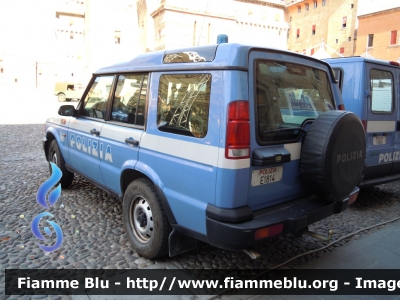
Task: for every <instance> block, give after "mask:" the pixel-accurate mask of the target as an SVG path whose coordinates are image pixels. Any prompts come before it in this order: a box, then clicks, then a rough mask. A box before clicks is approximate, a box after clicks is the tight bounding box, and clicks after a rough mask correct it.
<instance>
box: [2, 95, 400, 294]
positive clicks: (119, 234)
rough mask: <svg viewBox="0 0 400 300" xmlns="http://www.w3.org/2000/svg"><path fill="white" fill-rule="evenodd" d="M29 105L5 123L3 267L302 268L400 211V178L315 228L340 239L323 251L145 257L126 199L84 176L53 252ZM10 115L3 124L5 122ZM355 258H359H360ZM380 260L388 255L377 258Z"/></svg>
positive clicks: (296, 247) (295, 243)
mask: <svg viewBox="0 0 400 300" xmlns="http://www.w3.org/2000/svg"><path fill="white" fill-rule="evenodd" d="M2 101H3V99H0V102H2ZM48 101H49V102H48V103H47V104H48V105H47V106H46V105H44V104H41V107H47V108H46V109H48V110H50V111H51V110H53V109H55V110H57V106H59V104H58V103H57V102H56V101H55V103H53V102H51V100H48ZM53 106H54V107H55V108H53ZM27 107H28V109H26V108H25V107H24V106H22V105H21V106H20V107H18V106H17V108H18V109H16V110H15V118H14V120H15V121H13V122H15V124H17V123H20V122H23V120H24V119H27V120H28V119H29V118H28V116H34V117H32V118H33V119H35V120H33V121H34V122H33V121H32V122H33V123H35V124H33V125H32V124H26V125H13V124H12V123H13V122H7V124H9V123H11V124H10V125H0V145H1V155H0V270H1V271H2V270H4V269H5V268H32V269H34V268H47V269H54V268H65V269H75V268H78V269H79V268H93V269H100V268H113V269H125V268H130V269H143V268H149V267H153V268H158V267H160V268H161V267H163V266H165V265H169V266H174V267H176V268H187V269H195V268H200V269H234V268H243V269H268V268H273V267H275V266H277V265H280V264H282V263H284V262H286V261H288V260H290V259H292V258H293V257H297V256H298V258H297V259H295V260H292V261H290V262H289V263H288V264H286V265H284V266H283V268H298V267H302V266H304V265H306V264H308V263H312V262H314V261H316V259H318V258H320V257H322V258H327V257H335V256H330V255H334V254H331V253H335V251H334V250H335V249H342V247H343V246H344V245H346V244H348V243H349V241H354V240H359V239H361V238H363V237H367V236H369V235H371V234H372V233H374V232H375V233H376V232H380V231H382V230H383V229H384V228H386V226H385V225H382V226H378V227H375V228H372V229H369V230H367V231H362V232H358V233H356V234H353V233H355V232H357V231H358V230H360V229H363V228H367V227H370V226H373V225H376V224H379V223H381V222H384V221H387V220H391V219H395V218H397V217H399V215H400V214H399V211H400V184H399V183H398V182H396V183H393V184H386V185H381V186H379V187H376V188H372V189H367V190H364V191H363V192H362V193H361V195H360V197H359V199H358V201H357V202H356V203H355V204H354V205H353V206H351V207H350V208H349V209H348V210H347V211H345V212H344V213H342V214H339V215H335V216H332V217H330V218H328V219H325V220H323V221H321V222H318V223H316V224H314V225H312V226H311V228H310V229H312V230H314V231H317V232H319V233H321V234H326V233H327V231H328V230H329V229H334V230H335V234H334V235H333V239H332V240H333V241H338V242H337V243H335V244H333V245H331V246H329V247H327V248H325V249H323V250H318V249H320V248H323V247H325V246H326V243H325V242H321V241H319V240H316V239H314V238H311V237H309V236H303V237H302V238H295V237H293V236H289V235H287V236H279V237H276V238H273V239H271V240H269V241H268V242H265V243H262V244H258V245H255V247H254V249H255V250H256V251H258V252H259V253H260V254H261V258H259V259H257V260H252V259H251V258H250V257H249V256H247V255H246V254H245V253H243V252H232V251H225V250H221V249H217V248H214V247H211V246H209V245H205V244H201V245H200V246H199V247H198V248H197V249H195V250H193V251H190V252H188V253H184V254H182V255H180V256H178V257H175V258H163V259H158V260H149V259H144V258H141V257H140V256H139V255H137V254H136V253H135V252H134V251H133V250H132V248H131V247H130V244H129V242H128V241H127V238H126V236H125V233H124V229H123V226H122V218H121V204H120V203H119V202H118V200H117V199H115V198H113V197H110V196H109V195H108V194H106V193H105V192H103V191H101V190H99V189H97V188H96V187H94V186H93V185H92V184H90V183H89V182H87V181H85V180H84V179H82V178H80V177H76V179H75V180H74V182H73V185H72V186H71V188H70V189H65V190H63V191H62V195H61V197H60V199H59V200H58V201H57V204H56V205H55V207H54V208H52V210H51V213H53V214H54V218H55V219H56V220H57V223H58V224H59V225H60V226H61V227H62V230H63V233H64V243H63V245H62V247H61V248H60V250H58V251H55V252H52V253H50V254H45V253H44V252H43V251H41V250H40V249H39V248H38V246H37V244H36V243H37V239H36V238H35V237H34V236H33V235H32V233H31V231H30V223H31V221H32V219H33V217H34V216H36V215H37V214H38V213H40V212H42V211H43V209H41V207H40V206H39V205H38V204H37V203H36V192H37V189H38V188H39V186H40V185H41V183H43V182H44V181H45V180H47V178H48V177H49V172H48V164H47V162H46V160H45V157H44V154H43V150H42V144H41V140H42V138H43V134H44V126H43V123H44V120H43V121H41V120H38V119H37V118H38V117H39V116H40V115H39V114H37V111H36V110H35V105H33V104H29V105H27ZM1 112H2V114H3V116H4V115H7V117H8V120H13V116H14V114H12V113H13V112H14V111H11V110H9V111H8V112H9V113H7V114H6V113H4V110H1ZM50 115H51V114H50ZM2 120H3V119H0V123H3V121H2ZM347 235H349V236H348V237H346V236H347ZM344 237H346V238H344ZM343 249H345V248H343ZM332 251H334V252H332ZM308 252H309V253H308ZM305 253H308V254H305ZM349 260H351V261H353V258H349ZM317 261H318V260H317ZM376 261H377V262H384V261H385V260H384V259H383V260H380V258H379V257H376ZM325 262H326V261H325ZM333 264H334V263H333ZM360 264H362V261H361V262H360ZM349 266H350V265H349ZM361 267H362V266H361ZM364 267H365V268H366V267H368V266H364ZM2 293H3V294H4V276H2V275H1V273H0V298H1V297H2V296H1V295H2ZM237 299H239V298H237Z"/></svg>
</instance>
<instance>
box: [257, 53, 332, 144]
mask: <svg viewBox="0 0 400 300" xmlns="http://www.w3.org/2000/svg"><path fill="white" fill-rule="evenodd" d="M255 76H256V86H255V92H256V95H255V98H256V116H257V118H256V122H257V124H256V125H257V126H256V130H257V140H258V143H260V144H265V143H271V142H281V141H290V140H296V139H297V138H298V137H299V134H300V130H298V129H299V127H301V126H302V124H303V123H304V122H305V121H306V120H309V119H315V118H316V117H317V116H318V115H319V114H322V113H323V112H326V111H328V110H333V109H334V104H333V103H334V102H333V95H332V91H331V88H330V85H329V78H328V74H327V73H326V72H325V71H324V70H321V69H316V68H313V67H311V66H304V65H299V64H294V63H286V62H276V61H268V60H257V61H256V74H255Z"/></svg>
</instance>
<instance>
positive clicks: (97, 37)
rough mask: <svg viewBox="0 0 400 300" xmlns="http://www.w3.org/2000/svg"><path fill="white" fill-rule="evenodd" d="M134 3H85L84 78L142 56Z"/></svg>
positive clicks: (91, 0) (120, 0)
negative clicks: (110, 66)
mask: <svg viewBox="0 0 400 300" xmlns="http://www.w3.org/2000/svg"><path fill="white" fill-rule="evenodd" d="M140 50H141V49H140V47H139V36H138V19H137V14H136V5H135V1H134V0H115V1H107V0H86V8H85V51H84V53H85V59H84V61H85V66H84V73H85V78H89V77H90V76H91V74H92V73H93V72H95V71H96V70H98V69H99V68H102V67H105V66H107V65H111V64H115V63H119V62H123V61H127V60H131V59H133V58H134V57H135V56H137V55H138V54H139V53H141V51H140Z"/></svg>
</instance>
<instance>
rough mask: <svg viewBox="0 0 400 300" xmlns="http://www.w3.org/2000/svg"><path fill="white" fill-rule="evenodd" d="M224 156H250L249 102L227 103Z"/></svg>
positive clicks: (233, 157) (231, 157)
mask: <svg viewBox="0 0 400 300" xmlns="http://www.w3.org/2000/svg"><path fill="white" fill-rule="evenodd" d="M225 157H226V158H228V159H240V158H249V157H250V117H249V102H248V101H243V100H238V101H234V102H231V103H229V105H228V120H227V124H226V147H225Z"/></svg>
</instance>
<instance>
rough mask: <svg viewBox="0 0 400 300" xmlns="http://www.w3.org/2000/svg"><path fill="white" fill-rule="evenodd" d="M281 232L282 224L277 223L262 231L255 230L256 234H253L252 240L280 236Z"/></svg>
mask: <svg viewBox="0 0 400 300" xmlns="http://www.w3.org/2000/svg"><path fill="white" fill-rule="evenodd" d="M282 230H283V224H282V223H279V224H276V225H273V226H270V227H265V228H262V229H258V230H256V232H254V239H255V240H262V239H265V238H267V237H271V236H274V235H277V234H280V233H281V232H282Z"/></svg>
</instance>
